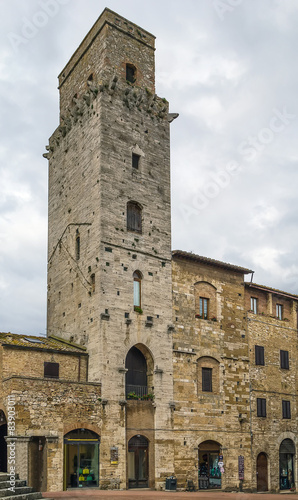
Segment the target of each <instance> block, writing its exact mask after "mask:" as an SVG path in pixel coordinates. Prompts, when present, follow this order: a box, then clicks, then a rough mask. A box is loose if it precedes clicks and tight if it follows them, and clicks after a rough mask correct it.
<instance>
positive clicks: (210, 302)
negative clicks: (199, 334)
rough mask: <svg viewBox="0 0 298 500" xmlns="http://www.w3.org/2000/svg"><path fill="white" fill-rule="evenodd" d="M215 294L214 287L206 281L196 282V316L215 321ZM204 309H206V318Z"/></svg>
mask: <svg viewBox="0 0 298 500" xmlns="http://www.w3.org/2000/svg"><path fill="white" fill-rule="evenodd" d="M216 293H217V289H216V287H215V286H214V285H212V284H211V283H209V282H207V281H197V283H195V284H194V295H195V314H196V316H201V317H202V318H203V319H213V318H215V319H217V304H216ZM205 307H207V315H206V317H205V315H204V309H205Z"/></svg>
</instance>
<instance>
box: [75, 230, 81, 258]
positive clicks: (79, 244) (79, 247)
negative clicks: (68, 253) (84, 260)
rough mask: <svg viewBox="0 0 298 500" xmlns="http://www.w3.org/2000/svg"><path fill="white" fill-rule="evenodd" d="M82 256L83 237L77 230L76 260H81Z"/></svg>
mask: <svg viewBox="0 0 298 500" xmlns="http://www.w3.org/2000/svg"><path fill="white" fill-rule="evenodd" d="M80 256H81V239H80V234H79V233H78V232H77V235H76V260H80Z"/></svg>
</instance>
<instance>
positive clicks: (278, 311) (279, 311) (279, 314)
mask: <svg viewBox="0 0 298 500" xmlns="http://www.w3.org/2000/svg"><path fill="white" fill-rule="evenodd" d="M276 317H277V318H278V319H282V305H281V304H276Z"/></svg>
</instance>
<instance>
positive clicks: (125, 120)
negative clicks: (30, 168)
mask: <svg viewBox="0 0 298 500" xmlns="http://www.w3.org/2000/svg"><path fill="white" fill-rule="evenodd" d="M154 45H155V37H154V36H153V35H151V34H150V33H148V32H147V31H145V30H143V29H142V28H139V27H138V26H136V25H135V24H133V23H131V22H130V21H127V20H126V19H124V18H123V17H121V16H119V15H117V14H116V13H114V12H112V11H111V10H109V9H105V10H104V11H103V13H102V15H101V16H100V17H99V19H98V20H97V21H96V23H95V24H94V26H93V27H92V29H91V30H90V32H89V33H88V34H87V36H86V37H85V38H84V40H83V42H82V43H81V45H80V46H79V48H78V49H77V50H76V51H75V53H74V54H73V56H72V57H71V59H70V61H69V62H68V64H67V65H66V66H65V68H64V69H63V71H62V72H61V74H60V75H59V92H60V125H59V127H58V128H57V130H56V131H55V132H54V134H53V135H52V137H51V138H50V142H49V146H48V148H47V149H48V153H46V155H45V156H46V157H47V158H48V159H49V236H48V253H49V255H48V257H49V261H48V327H47V328H48V335H59V336H60V337H63V338H65V339H66V340H71V341H74V342H76V343H79V344H82V345H84V346H86V348H87V350H88V353H89V375H88V377H89V380H90V381H93V382H100V383H101V384H102V397H103V399H102V402H103V421H102V435H101V452H100V467H101V469H100V470H101V477H102V479H104V478H105V477H109V476H111V475H112V476H115V477H118V478H120V480H121V484H122V485H124V483H125V481H126V484H127V485H128V486H132V487H134V486H140V485H145V484H146V481H144V483H142V482H141V478H136V482H137V483H138V484H135V483H134V482H133V479H134V478H131V477H130V476H132V475H133V474H132V472H131V471H130V470H129V467H130V466H129V465H127V459H126V457H128V455H129V454H130V455H129V456H130V457H131V456H132V453H133V451H134V449H135V448H134V447H137V446H138V442H137V439H140V440H141V441H142V439H143V438H144V439H145V440H147V443H149V449H146V453H147V454H148V455H149V465H148V464H147V465H148V477H147V485H148V486H151V487H153V486H155V487H158V484H159V482H160V484H161V483H162V484H164V478H165V476H166V475H168V474H169V473H171V472H173V449H172V448H173V447H172V443H171V440H170V439H169V435H168V431H170V430H171V425H172V424H171V422H172V419H171V401H172V399H173V380H172V282H171V218H170V139H169V123H170V121H171V120H172V119H173V115H170V114H169V112H168V111H169V110H168V102H167V101H166V99H161V98H159V97H157V95H156V94H155V65H154V51H155V48H154ZM144 367H145V368H144ZM128 393H135V394H136V395H137V396H139V397H143V398H145V399H146V398H147V397H148V394H152V393H154V402H152V400H150V399H149V401H145V400H144V399H142V400H139V399H138V400H135V401H131V400H129V398H128V397H127V396H128ZM157 429H158V430H157ZM161 429H162V430H161ZM134 436H137V438H136V439H135V441H133V438H134ZM131 439H132V441H130V440H131ZM144 439H143V444H144ZM130 442H131V444H129V443H130ZM157 443H158V444H157ZM141 444H142V443H141ZM111 446H113V447H114V448H117V453H118V455H119V458H118V459H117V460H114V461H113V460H112V459H110V447H111ZM129 446H131V447H130V448H129ZM130 460H132V459H131V458H130ZM112 462H114V463H112ZM116 462H117V463H116ZM133 467H134V466H132V468H133ZM156 471H159V472H158V474H157V472H156ZM143 475H144V474H143ZM129 480H130V481H131V484H129ZM138 481H139V482H138Z"/></svg>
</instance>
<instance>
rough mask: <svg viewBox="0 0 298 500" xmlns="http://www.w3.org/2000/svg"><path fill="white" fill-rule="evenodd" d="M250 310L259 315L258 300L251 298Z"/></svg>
mask: <svg viewBox="0 0 298 500" xmlns="http://www.w3.org/2000/svg"><path fill="white" fill-rule="evenodd" d="M250 310H251V311H252V312H253V313H254V314H257V313H258V299H256V298H255V297H250Z"/></svg>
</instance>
